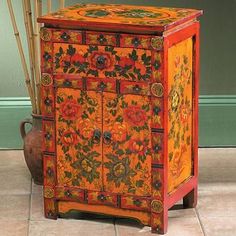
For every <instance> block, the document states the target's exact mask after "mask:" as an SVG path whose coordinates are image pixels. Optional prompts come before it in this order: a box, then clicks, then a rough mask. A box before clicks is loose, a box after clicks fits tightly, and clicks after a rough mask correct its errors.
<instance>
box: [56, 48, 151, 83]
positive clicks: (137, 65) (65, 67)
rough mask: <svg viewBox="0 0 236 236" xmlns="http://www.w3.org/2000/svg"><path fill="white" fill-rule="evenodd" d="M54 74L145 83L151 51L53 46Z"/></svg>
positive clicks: (149, 69) (149, 70)
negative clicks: (114, 78)
mask: <svg viewBox="0 0 236 236" xmlns="http://www.w3.org/2000/svg"><path fill="white" fill-rule="evenodd" d="M54 71H55V72H56V73H66V74H79V75H80V76H81V77H82V76H89V77H99V78H113V77H116V78H120V79H126V80H139V81H148V80H150V78H151V73H152V70H151V51H150V50H145V49H133V48H116V47H113V46H96V45H95V46H92V45H89V46H87V45H78V44H64V43H55V44H54Z"/></svg>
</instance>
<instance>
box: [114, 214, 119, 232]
mask: <svg viewBox="0 0 236 236" xmlns="http://www.w3.org/2000/svg"><path fill="white" fill-rule="evenodd" d="M114 230H115V236H119V234H118V231H117V227H116V219H115V218H114Z"/></svg>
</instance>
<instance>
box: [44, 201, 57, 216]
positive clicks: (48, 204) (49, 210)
mask: <svg viewBox="0 0 236 236" xmlns="http://www.w3.org/2000/svg"><path fill="white" fill-rule="evenodd" d="M44 215H45V217H46V218H49V219H54V220H56V219H57V217H58V208H57V201H56V200H54V199H53V198H44Z"/></svg>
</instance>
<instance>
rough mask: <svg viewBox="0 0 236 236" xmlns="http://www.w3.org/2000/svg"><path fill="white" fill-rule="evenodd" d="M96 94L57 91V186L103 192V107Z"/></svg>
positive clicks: (80, 91)
mask: <svg viewBox="0 0 236 236" xmlns="http://www.w3.org/2000/svg"><path fill="white" fill-rule="evenodd" d="M101 101H102V100H101V95H100V94H98V93H96V92H95V91H82V90H80V89H73V88H65V87H63V88H58V89H57V90H56V117H55V118H56V144H57V145H56V152H57V185H58V186H67V187H79V188H81V189H88V190H101V189H102V143H101V134H102V119H101V116H102V107H101Z"/></svg>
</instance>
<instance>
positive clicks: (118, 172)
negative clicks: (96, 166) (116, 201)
mask: <svg viewBox="0 0 236 236" xmlns="http://www.w3.org/2000/svg"><path fill="white" fill-rule="evenodd" d="M106 156H107V158H108V159H110V161H109V162H105V163H104V166H105V167H106V168H107V169H108V170H109V172H108V173H107V181H108V182H111V181H113V182H114V183H115V186H116V187H120V185H121V183H124V184H125V185H128V186H129V185H130V178H131V177H134V176H135V175H136V172H135V171H134V170H133V169H131V168H130V159H129V158H128V157H125V158H123V159H119V158H118V156H115V155H110V154H107V155H106Z"/></svg>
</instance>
